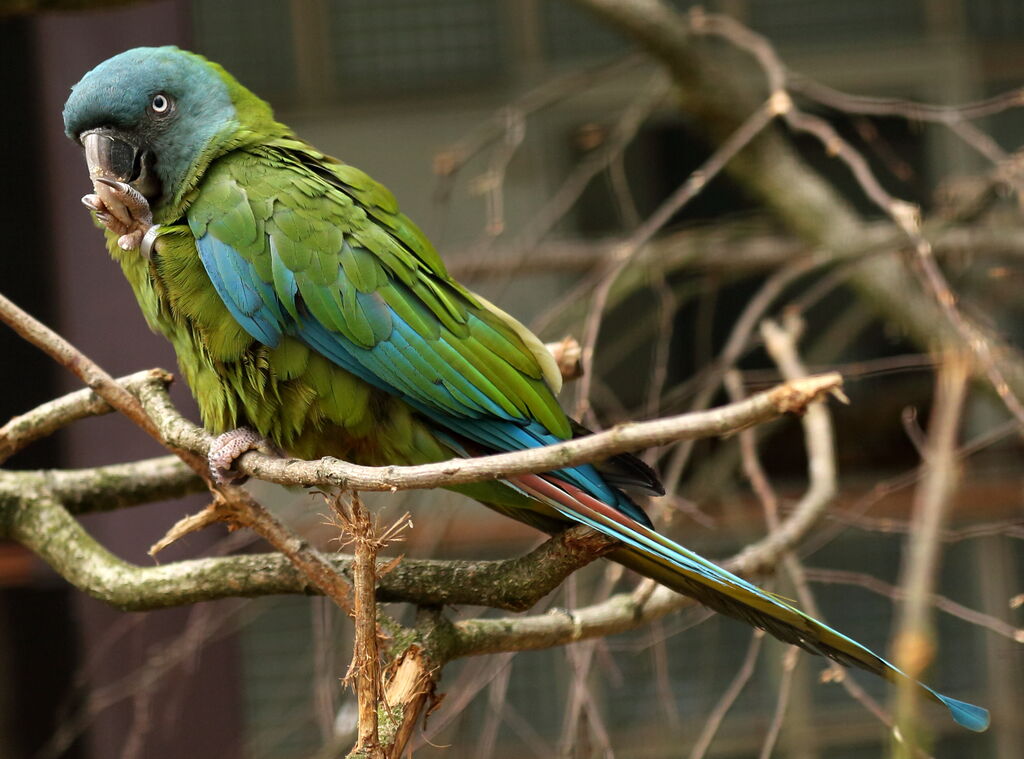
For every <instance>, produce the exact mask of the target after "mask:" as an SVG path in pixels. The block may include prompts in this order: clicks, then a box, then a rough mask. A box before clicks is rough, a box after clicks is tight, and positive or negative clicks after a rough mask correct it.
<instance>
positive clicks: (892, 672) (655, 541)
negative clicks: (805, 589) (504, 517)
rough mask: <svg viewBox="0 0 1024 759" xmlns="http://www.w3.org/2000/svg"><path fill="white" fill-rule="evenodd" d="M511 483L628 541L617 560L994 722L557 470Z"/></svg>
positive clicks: (980, 726)
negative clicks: (562, 476) (560, 476)
mask: <svg viewBox="0 0 1024 759" xmlns="http://www.w3.org/2000/svg"><path fill="white" fill-rule="evenodd" d="M511 481H512V482H513V483H514V484H515V485H516V486H517V487H519V488H521V489H522V490H524V491H525V492H527V493H529V494H530V495H532V496H533V497H534V498H537V499H538V500H540V501H542V502H543V503H545V504H547V505H548V506H550V507H551V508H553V509H555V510H556V511H558V512H559V513H560V514H562V515H563V516H565V517H567V518H568V519H571V520H573V521H575V522H581V523H583V524H585V525H588V526H589V527H592V528H593V529H595V530H598V531H599V532H602V533H605V534H606V535H610V536H612V537H614V538H616V539H617V540H619V541H621V542H622V543H623V544H624V545H625V547H624V548H623V549H621V550H619V551H616V552H615V553H613V554H612V555H611V558H613V559H615V560H616V561H619V562H620V563H622V564H624V565H626V566H628V567H630V568H631V569H635V570H636V571H638V572H640V573H641V574H643V575H645V576H648V577H651V578H652V579H655V580H657V581H658V582H660V583H662V584H664V585H666V586H668V587H670V588H672V589H673V590H676V591H678V592H680V593H683V594H685V595H688V596H692V597H693V598H695V599H697V600H698V601H700V602H701V603H703V604H704V605H706V606H708V607H709V608H711V609H714V610H715V611H717V612H721V613H723V614H726V615H728V616H731V617H735V618H738V619H741V620H743V621H745V622H747V623H748V624H751V625H754V626H756V627H760V628H762V629H763V630H765V631H766V632H768V633H771V634H772V635H774V636H775V637H776V638H779V639H780V640H783V641H785V642H786V643H791V644H794V645H797V646H800V647H801V648H804V649H806V650H808V651H810V652H812V653H815V654H820V655H822V656H827V657H829V658H830V659H834V660H835V661H837V662H839V663H840V664H843V665H846V666H851V665H852V666H857V667H861V668H862V669H866V670H868V671H869V672H874V673H875V674H877V675H880V676H882V677H884V678H886V679H887V680H890V681H893V682H899V681H906V680H910V681H911V682H913V683H915V684H916V685H917V686H918V687H920V688H921V690H922V692H923V693H924V694H925V695H927V696H928V697H929V698H931V699H933V700H935V701H937V702H939V703H941V704H943V705H945V706H946V707H947V708H948V709H949V712H950V714H951V715H952V717H953V719H954V720H955V721H956V722H957V723H958V724H960V725H962V726H963V727H966V728H967V729H969V730H974V731H978V732H980V731H983V730H985V729H987V728H988V724H989V715H988V711H987V710H985V709H983V708H981V707H979V706H974V705H973V704H968V703H965V702H963V701H958V700H956V699H953V698H949V697H948V696H943V695H942V694H940V693H937V692H936V691H934V690H932V689H931V688H929V687H928V686H927V685H924V684H923V683H920V682H918V681H917V680H914V679H913V678H911V677H909V676H908V675H907V674H906V673H904V672H903V671H902V670H900V669H899V668H898V667H896V666H895V665H893V664H891V663H890V662H888V661H886V660H885V659H883V658H882V657H881V656H878V655H877V654H875V653H874V652H872V651H871V650H870V649H868V648H866V647H865V646H862V645H861V644H860V643H857V642H856V641H855V640H853V639H851V638H848V637H846V636H845V635H843V634H842V633H840V632H838V631H836V630H833V629H832V628H831V627H829V626H828V625H825V624H823V623H821V622H819V621H817V620H816V619H814V618H813V617H810V616H808V615H807V614H804V613H803V612H802V611H800V610H799V609H797V608H796V607H794V606H792V605H790V604H789V603H787V602H786V601H784V600H783V599H781V598H780V597H778V596H776V595H774V594H772V593H768V592H766V591H763V590H761V589H760V588H758V587H757V586H756V585H753V584H751V583H749V582H747V581H746V580H744V579H743V578H741V577H738V576H736V575H734V574H732V573H731V572H727V571H726V570H724V569H722V568H721V567H719V566H718V565H717V564H714V563H712V562H710V561H708V560H707V559H705V558H704V557H702V556H700V555H699V554H696V553H694V552H693V551H691V550H689V549H687V548H685V547H684V546H681V545H679V544H678V543H675V542H673V541H671V540H669V539H668V538H666V537H665V536H663V535H660V534H658V533H657V532H655V531H654V530H652V529H650V528H648V527H646V526H644V525H642V524H639V523H638V522H636V521H634V520H632V519H630V518H629V517H627V516H625V515H624V514H622V513H621V512H619V511H618V510H617V509H615V508H614V507H612V506H609V505H608V504H605V503H602V502H601V501H599V500H597V499H596V498H594V497H593V496H591V495H588V494H587V493H585V492H583V491H582V490H580V489H579V488H577V487H576V486H574V485H571V484H569V483H566V482H565V481H564V480H561V479H558V478H555V477H552V476H550V475H521V476H518V477H514V478H511Z"/></svg>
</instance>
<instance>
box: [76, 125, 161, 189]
mask: <svg viewBox="0 0 1024 759" xmlns="http://www.w3.org/2000/svg"><path fill="white" fill-rule="evenodd" d="M79 139H80V141H81V143H82V146H83V147H84V148H85V161H86V163H87V164H88V166H89V177H90V178H91V179H93V180H96V179H110V180H114V181H116V182H125V183H127V184H130V185H131V186H132V187H134V188H135V189H136V190H138V191H139V192H140V193H142V195H143V196H145V197H146V198H147V199H153V198H155V197H156V196H157V195H159V190H160V186H159V182H158V181H157V178H156V176H155V175H154V173H153V170H152V169H153V166H152V164H153V160H152V155H151V154H150V153H149V152H148V151H146V150H145V149H144V148H142V147H141V146H140V145H136V144H135V143H134V142H132V141H130V140H129V139H128V138H126V137H125V136H124V135H123V134H121V133H120V132H117V131H116V130H113V129H92V130H90V131H88V132H84V133H83V134H82V136H81V137H80V138H79Z"/></svg>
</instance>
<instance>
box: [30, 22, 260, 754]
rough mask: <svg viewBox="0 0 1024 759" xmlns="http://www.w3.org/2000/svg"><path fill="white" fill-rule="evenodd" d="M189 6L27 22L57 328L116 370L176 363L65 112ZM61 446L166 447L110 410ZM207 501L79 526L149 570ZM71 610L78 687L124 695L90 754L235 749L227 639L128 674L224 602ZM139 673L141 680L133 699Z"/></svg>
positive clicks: (119, 453) (160, 36)
mask: <svg viewBox="0 0 1024 759" xmlns="http://www.w3.org/2000/svg"><path fill="white" fill-rule="evenodd" d="M189 6H190V3H188V2H154V3H146V4H141V5H135V6H132V7H130V8H128V9H125V10H110V11H99V12H88V13H62V14H49V15H43V16H40V17H37V18H36V19H35V20H34V21H33V26H32V29H31V33H33V34H34V48H35V60H36V66H37V68H38V72H39V81H40V82H41V87H40V88H39V89H40V92H39V93H38V99H37V101H36V102H35V103H34V104H33V106H34V107H35V108H36V113H35V115H34V118H35V119H36V120H37V121H38V123H39V124H40V125H41V126H42V131H43V136H42V140H41V150H42V153H43V155H42V156H40V160H41V165H43V166H45V167H46V175H47V178H48V181H47V185H46V187H45V192H46V196H45V198H44V201H45V215H46V219H47V227H46V229H47V232H48V233H49V249H50V252H51V253H52V255H53V257H54V262H53V266H52V270H53V272H54V276H53V282H52V285H53V287H54V288H55V293H54V299H53V302H55V303H56V304H57V305H56V310H57V317H56V325H55V326H56V327H57V328H58V329H59V330H60V332H61V333H62V334H63V335H64V336H65V337H67V338H69V339H70V340H71V341H72V342H73V343H74V344H75V345H77V346H78V347H79V348H81V349H82V350H84V351H85V352H86V353H87V354H88V355H89V356H91V357H92V358H93V359H95V360H97V361H98V362H99V363H100V364H101V365H102V366H103V367H104V368H106V369H107V370H108V371H110V372H111V373H112V374H114V375H115V376H119V375H122V374H127V373H130V372H133V371H137V370H139V369H144V368H148V367H152V366H162V367H165V368H168V369H175V368H176V364H175V360H174V356H173V353H172V351H171V350H170V347H169V345H167V344H166V343H165V342H164V341H163V340H162V339H161V338H158V337H157V336H155V335H153V334H152V333H150V332H149V330H148V328H147V327H146V325H145V323H144V321H143V319H142V315H141V313H140V312H139V309H138V307H137V305H136V303H135V300H134V297H133V296H132V294H131V291H130V290H129V288H128V285H127V283H126V282H125V281H124V279H123V277H122V275H121V272H120V269H119V267H117V266H115V265H114V263H113V262H112V261H111V260H110V258H109V256H108V255H107V254H106V251H105V250H104V247H103V239H102V235H101V234H100V232H99V231H98V230H97V229H95V228H94V227H93V225H92V223H91V220H90V218H89V215H88V213H87V212H86V211H85V209H84V208H83V207H82V205H81V203H80V201H79V198H80V197H81V196H82V195H83V194H85V193H86V192H88V191H89V184H88V180H87V175H86V172H85V166H84V163H83V159H82V156H81V153H80V150H79V149H78V148H77V147H76V146H75V145H74V144H73V143H71V142H70V141H69V140H68V139H67V138H66V137H65V136H64V134H63V128H62V121H61V110H62V107H63V103H64V101H65V99H66V97H67V95H68V92H69V89H70V87H71V85H72V84H73V83H75V82H76V81H78V79H80V78H81V76H82V75H83V74H84V73H85V72H86V71H88V70H89V69H90V68H92V67H93V66H95V65H96V64H98V63H99V62H101V61H103V60H104V59H106V58H108V57H109V56H111V55H114V54H116V53H118V52H121V51H123V50H125V49H127V48H131V47H136V46H140V45H164V44H178V45H182V46H187V45H188V42H189V37H190V19H189V12H188V8H189ZM61 382H62V384H63V387H64V388H65V389H71V388H74V387H76V383H75V381H74V380H73V379H72V378H70V376H64V377H62V380H61ZM183 391H184V388H182V387H179V388H177V389H176V391H175V392H176V397H177V399H178V400H179V401H180V402H181V403H182V406H181V407H182V408H184V409H189V408H191V406H190V401H189V400H187V399H186V395H187V394H185V393H184V392H183ZM62 445H63V457H62V462H61V463H62V465H64V466H72V467H74V466H90V465H96V464H109V463H114V462H119V461H128V460H133V459H139V458H144V457H146V456H151V455H160V454H161V453H165V451H162V449H160V448H159V447H158V446H156V444H155V443H153V442H152V441H151V440H149V439H148V438H147V437H146V436H145V435H143V434H142V433H141V432H138V431H137V430H136V429H135V428H134V427H133V426H132V425H131V424H129V423H128V422H126V421H124V420H123V419H120V418H116V417H113V416H111V417H106V418H103V419H96V420H90V421H87V422H84V423H80V424H76V425H74V426H73V427H72V428H71V429H69V430H68V431H67V433H66V436H65V437H64V439H63V441H62ZM202 505H203V503H202V501H201V500H193V501H191V502H188V503H186V502H176V503H173V504H159V505H154V506H148V507H142V508H137V509H130V510H127V511H122V512H118V513H114V514H101V515H93V516H89V517H87V518H86V519H85V520H84V521H85V524H86V527H87V529H88V530H89V531H90V532H91V533H92V534H93V535H94V536H95V537H96V538H97V539H98V540H99V541H100V542H101V543H102V544H103V545H104V546H106V547H107V548H109V549H110V550H111V551H113V552H114V553H115V554H117V555H119V556H121V557H123V558H125V559H127V560H129V561H132V562H135V563H139V564H142V565H147V564H150V563H152V559H150V558H149V557H148V556H147V555H146V549H147V548H148V546H149V545H151V544H152V543H153V542H154V541H155V540H156V539H157V538H159V537H160V536H161V535H163V533H164V532H165V531H166V529H167V528H168V527H169V526H170V525H171V524H172V523H173V522H174V521H175V520H176V519H178V518H179V517H181V516H182V515H183V514H184V513H185V512H186V510H188V511H194V510H196V509H197V508H199V507H201V506H202ZM217 537H218V536H216V535H209V534H202V535H196V536H192V537H191V538H189V539H188V540H187V541H185V543H186V544H185V546H184V547H183V548H181V547H176V548H175V549H173V550H171V551H168V552H167V553H166V555H161V559H162V560H164V561H169V560H171V559H173V558H178V557H181V556H184V555H197V554H201V553H203V552H204V550H206V549H208V547H209V545H210V544H211V543H212V542H213V541H214V540H215V539H216V538H217ZM72 608H73V609H74V613H75V617H76V622H77V625H78V628H79V632H80V645H81V653H80V661H81V667H80V674H82V675H84V676H85V677H86V678H87V680H88V686H87V687H86V689H85V690H86V693H93V694H95V693H97V692H102V691H104V690H107V691H108V692H113V693H115V694H118V695H121V696H124V698H122V699H121V700H119V701H118V703H117V704H116V705H114V706H112V707H110V708H105V709H103V710H102V711H100V712H99V713H98V714H97V715H96V716H95V717H92V718H90V720H89V724H90V727H89V729H88V733H87V744H88V755H89V757H90V758H91V759H108V758H109V757H128V756H131V757H138V758H140V759H141V758H143V757H144V758H145V759H150V758H153V759H161V758H162V757H167V758H168V759H170V758H171V757H175V758H178V757H183V756H191V757H197V758H198V757H212V756H216V757H220V758H222V759H233V758H234V757H240V756H241V745H240V744H241V716H240V710H239V700H238V689H237V683H238V662H237V658H236V646H235V645H234V642H233V639H232V638H231V636H228V637H227V638H225V639H223V640H220V641H219V642H217V643H214V644H211V645H208V646H206V645H204V646H202V647H200V648H198V649H196V650H194V651H193V652H192V653H191V654H190V655H188V656H186V657H185V658H184V661H183V662H182V663H181V664H178V665H176V666H173V667H172V668H171V669H170V670H169V671H168V672H167V673H166V674H164V675H162V677H161V679H160V680H159V687H158V688H157V689H156V690H152V689H150V688H149V687H148V684H146V683H144V682H137V681H138V678H137V677H135V675H136V674H137V673H140V672H143V671H145V668H146V667H147V666H150V665H152V663H153V662H154V661H155V659H154V657H156V656H158V655H160V654H162V653H166V652H169V651H171V650H173V646H172V644H173V643H175V642H176V641H179V640H180V638H181V635H182V631H183V630H185V629H186V628H187V626H188V625H190V624H192V625H193V627H192V631H193V632H196V631H197V629H199V628H203V627H204V625H207V623H209V622H210V621H211V620H216V619H217V618H219V617H222V616H223V615H222V614H220V611H221V610H220V609H218V607H216V606H213V605H210V604H203V605H200V606H197V607H194V608H192V609H180V610H169V611H158V612H150V613H144V614H143V613H134V614H128V613H122V612H118V611H116V610H114V609H112V608H110V607H108V606H106V605H104V604H101V603H99V602H96V601H93V600H91V599H89V598H87V597H85V596H84V595H82V594H80V593H77V592H76V593H75V602H74V604H73V607H72ZM26 623H28V622H26ZM197 637H199V638H200V639H201V638H203V637H205V633H202V632H200V633H199V635H198V636H197ZM193 648H194V649H195V647H193ZM147 662H149V663H150V665H147ZM133 677H135V679H133ZM135 682H137V684H138V685H139V686H140V688H139V692H138V693H137V694H134V695H133V693H132V683H135Z"/></svg>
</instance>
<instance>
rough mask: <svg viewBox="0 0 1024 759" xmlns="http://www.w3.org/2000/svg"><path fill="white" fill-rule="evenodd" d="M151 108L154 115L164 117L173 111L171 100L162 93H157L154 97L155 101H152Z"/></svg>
mask: <svg viewBox="0 0 1024 759" xmlns="http://www.w3.org/2000/svg"><path fill="white" fill-rule="evenodd" d="M149 107H150V109H151V110H152V111H153V113H156V114H161V115H162V114H164V113H167V112H168V111H169V110H171V99H170V98H169V97H167V96H166V95H165V94H163V93H162V92H160V93H157V94H156V95H154V96H153V100H152V101H150V103H149Z"/></svg>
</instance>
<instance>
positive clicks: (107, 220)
mask: <svg viewBox="0 0 1024 759" xmlns="http://www.w3.org/2000/svg"><path fill="white" fill-rule="evenodd" d="M92 186H93V189H94V190H96V192H95V193H93V194H90V195H86V196H84V197H83V198H82V203H83V204H84V205H85V207H86V208H89V209H91V210H93V211H95V212H96V218H97V219H99V221H100V223H101V224H103V226H105V227H106V228H107V229H109V230H110V231H111V232H113V233H114V234H116V235H118V239H117V244H118V245H119V246H120V247H121V249H122V250H133V249H135V248H138V247H140V246H141V244H142V238H143V237H145V235H146V233H147V232H148V231H149V230H150V229H151V228H152V227H153V212H152V210H151V209H150V207H149V201H148V200H146V198H145V197H144V196H143V195H142V193H140V192H139V191H138V190H136V189H135V188H134V187H132V186H131V185H129V184H127V183H125V182H117V181H115V180H113V179H107V178H106V177H96V178H95V179H94V180H93V185H92Z"/></svg>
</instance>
